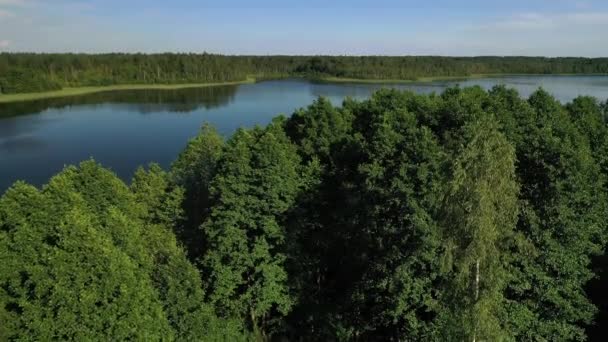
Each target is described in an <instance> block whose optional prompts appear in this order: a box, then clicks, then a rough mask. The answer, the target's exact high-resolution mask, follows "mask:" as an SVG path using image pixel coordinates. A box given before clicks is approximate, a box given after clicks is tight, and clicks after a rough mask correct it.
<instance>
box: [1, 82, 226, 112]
mask: <svg viewBox="0 0 608 342" xmlns="http://www.w3.org/2000/svg"><path fill="white" fill-rule="evenodd" d="M237 88H238V85H229V86H221V87H199V88H184V89H169V90H162V89H140V90H115V91H104V92H99V93H93V94H87V95H82V96H71V97H59V98H52V99H42V100H35V101H24V102H14V103H7V104H3V103H0V117H9V116H18V115H27V114H37V113H40V112H42V111H45V110H47V109H64V108H69V107H73V106H84V105H86V106H92V107H95V106H100V105H104V104H108V103H112V104H114V105H122V106H124V109H125V110H128V111H131V112H137V113H140V114H149V113H154V112H172V113H189V112H192V111H195V110H197V109H200V108H203V109H211V108H215V107H219V106H225V105H227V104H229V103H230V102H232V101H233V100H234V96H235V94H236V91H237Z"/></svg>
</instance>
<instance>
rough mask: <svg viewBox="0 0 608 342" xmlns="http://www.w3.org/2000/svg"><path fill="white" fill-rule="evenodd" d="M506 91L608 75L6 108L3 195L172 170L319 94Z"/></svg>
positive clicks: (0, 137) (0, 153)
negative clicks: (53, 179) (21, 183)
mask: <svg viewBox="0 0 608 342" xmlns="http://www.w3.org/2000/svg"><path fill="white" fill-rule="evenodd" d="M456 84H459V85H460V86H472V85H479V86H481V87H483V88H486V89H490V88H491V87H493V86H494V85H496V84H504V85H506V86H508V87H513V88H515V89H517V90H518V91H519V92H520V94H521V95H523V96H528V95H530V94H531V93H532V92H533V91H535V90H536V89H538V88H539V87H543V88H544V89H545V90H547V91H548V92H550V93H551V94H553V95H554V96H555V97H556V98H557V99H559V100H560V101H562V102H568V101H571V100H572V99H573V98H575V97H577V96H579V95H590V96H594V97H597V98H598V99H600V100H606V99H607V98H608V76H509V77H496V78H484V79H470V80H461V81H437V82H424V83H408V84H336V83H313V82H308V81H305V80H280V81H267V82H260V83H255V84H244V85H239V86H222V87H207V88H191V89H181V90H137V91H111V92H103V93H96V94H91V95H85V96H76V97H66V98H59V99H48V100H39V101H29V102H19V103H12V104H0V193H2V192H4V190H5V189H6V188H8V187H9V186H10V185H11V184H12V183H14V182H15V181H17V180H25V181H27V182H29V183H32V184H34V185H41V184H44V183H45V182H46V181H47V180H48V178H49V177H50V176H52V175H53V174H55V173H57V172H59V171H60V170H61V169H62V168H63V167H64V166H65V165H67V164H74V163H78V162H80V161H82V160H85V159H89V158H94V159H95V160H97V161H99V162H101V163H102V164H103V165H104V166H107V167H109V168H111V169H112V170H113V171H115V172H116V173H117V174H118V175H119V176H120V177H121V178H123V179H125V180H128V179H130V177H131V175H132V174H133V171H134V170H135V169H136V168H137V167H138V166H139V165H144V164H147V163H150V162H158V163H159V164H161V165H162V166H165V167H167V166H169V165H170V163H171V162H172V161H173V160H174V159H175V157H176V156H177V154H178V153H179V151H180V150H181V149H182V148H183V147H184V146H185V144H186V143H187V141H188V139H189V138H191V137H193V136H194V135H196V133H197V132H198V130H199V128H200V126H201V125H202V124H203V123H205V122H209V123H211V124H213V125H214V126H216V127H217V128H218V130H219V131H220V132H221V133H222V134H225V135H229V134H230V133H231V132H232V131H234V130H235V129H236V128H238V127H242V126H245V127H248V126H253V125H255V124H266V123H267V122H269V121H270V120H271V119H272V118H273V117H274V116H276V115H277V114H285V115H289V114H291V113H292V112H293V111H294V110H295V109H297V108H300V107H304V106H307V105H308V104H310V103H311V102H312V101H313V100H314V99H316V98H317V97H319V96H325V97H328V98H329V99H330V100H331V101H332V102H333V103H334V104H336V105H339V104H340V103H341V102H342V100H343V99H344V98H345V97H347V96H350V97H353V98H357V99H363V98H366V97H368V96H369V95H370V94H371V93H373V92H374V91H375V90H378V89H380V88H383V87H392V88H397V89H403V90H412V91H415V92H418V93H432V92H437V93H439V92H441V91H442V90H443V89H445V88H446V87H449V86H454V85H456Z"/></svg>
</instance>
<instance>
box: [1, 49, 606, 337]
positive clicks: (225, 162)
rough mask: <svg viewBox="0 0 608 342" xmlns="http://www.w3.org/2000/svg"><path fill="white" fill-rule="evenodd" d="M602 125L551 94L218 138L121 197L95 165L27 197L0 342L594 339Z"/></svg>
mask: <svg viewBox="0 0 608 342" xmlns="http://www.w3.org/2000/svg"><path fill="white" fill-rule="evenodd" d="M64 57H65V58H72V57H69V56H64ZM76 57H77V56H75V57H74V58H76ZM4 58H9V59H10V58H13V56H10V55H9V56H6V55H5V56H4ZM32 58H33V60H36V58H45V57H41V56H36V57H32ZM99 58H101V57H99ZM116 58H133V57H132V56H131V57H129V56H121V57H116ZM193 58H197V57H196V56H195V57H193ZM109 59H110V60H111V59H112V58H111V57H109ZM253 60H254V61H255V59H253ZM378 61H379V60H378ZM55 72H57V71H55ZM607 116H608V105H607V104H600V103H598V101H597V100H596V99H594V98H589V97H579V98H577V99H575V100H573V101H572V102H571V103H568V104H565V105H562V104H561V103H559V102H558V101H556V100H555V99H554V98H553V97H552V96H551V95H549V94H548V93H546V92H545V91H543V90H538V91H537V92H535V93H534V94H533V95H532V96H530V97H529V98H528V99H523V98H521V97H520V96H519V94H518V93H517V92H516V91H515V90H512V89H507V88H505V87H501V86H497V87H495V88H493V89H492V90H490V91H484V90H483V89H481V88H479V87H472V88H464V89H462V88H450V89H448V90H446V91H445V92H443V93H442V94H439V95H435V94H433V95H417V94H414V93H412V92H399V91H396V90H381V91H379V92H377V93H375V94H374V95H373V96H372V97H371V98H370V99H368V100H365V101H354V100H350V99H346V100H345V101H344V103H343V104H342V106H340V107H335V106H333V105H332V104H331V103H330V102H329V101H328V100H326V99H323V98H320V99H318V100H317V101H315V102H314V103H312V104H311V105H310V106H309V107H307V108H303V109H300V110H297V111H296V112H295V113H294V114H293V115H292V116H291V117H289V118H286V117H277V118H276V119H275V120H273V121H272V123H270V124H269V125H267V126H266V127H254V128H251V129H239V130H238V131H236V132H235V133H234V134H233V135H232V136H231V137H229V138H226V139H225V138H223V137H221V136H220V135H219V134H218V133H217V132H216V131H215V129H214V128H213V127H210V126H207V125H205V126H203V127H202V129H201V131H200V133H199V134H198V136H196V137H194V138H193V139H192V140H191V141H190V142H189V143H188V144H187V146H186V147H185V149H184V150H183V151H182V152H181V153H180V155H179V156H177V158H176V160H175V162H174V163H173V165H172V167H171V168H170V169H169V170H167V171H165V170H163V169H161V168H160V167H159V166H157V165H150V166H149V167H147V168H141V169H139V170H138V171H137V172H136V173H135V175H134V177H133V180H132V182H131V184H130V185H127V184H125V183H124V182H122V181H121V180H119V179H118V178H117V177H116V176H115V175H114V174H113V173H112V172H111V171H110V170H108V169H105V168H103V167H102V166H101V165H98V164H97V163H96V162H94V161H92V160H91V161H85V162H83V163H81V164H80V165H79V166H69V167H66V168H65V169H64V170H63V171H62V172H60V173H59V174H58V175H56V176H54V177H53V178H52V179H51V180H50V181H49V182H48V184H47V185H45V186H43V187H41V188H35V187H33V186H31V185H28V184H25V183H22V182H19V183H16V184H15V185H14V186H12V187H11V188H10V189H9V190H7V191H6V193H5V194H4V195H3V196H2V197H1V198H0V322H2V324H0V340H51V339H58V340H179V341H241V340H242V341H251V340H262V341H263V340H267V341H268V340H274V341H286V340H287V341H471V340H473V341H583V340H586V339H587V338H588V337H591V338H593V337H597V338H600V337H601V336H602V334H603V333H604V332H605V331H603V330H602V329H605V328H603V327H602V323H606V321H605V320H606V314H607V313H608V311H607V309H608V307H607V306H606V301H605V300H604V299H603V293H602V292H604V291H605V288H606V283H607V282H608V279H607V278H606V264H607V262H606V261H605V258H603V257H602V255H603V252H604V249H605V246H606V242H607V238H608V223H607V222H608V221H607V220H606V212H607V209H608V198H607V194H608V192H607V190H608V129H607V127H606V117H607ZM596 275H603V277H601V278H597V277H596ZM594 320H595V321H596V322H595V324H594Z"/></svg>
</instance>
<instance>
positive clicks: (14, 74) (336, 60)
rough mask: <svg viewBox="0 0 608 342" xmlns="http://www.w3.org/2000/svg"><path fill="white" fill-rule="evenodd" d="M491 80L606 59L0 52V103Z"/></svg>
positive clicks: (605, 67) (589, 66)
mask: <svg viewBox="0 0 608 342" xmlns="http://www.w3.org/2000/svg"><path fill="white" fill-rule="evenodd" d="M497 74H503V75H504V74H608V58H564V57H562V58H546V57H491V56H490V57H438V56H403V57H389V56H360V57H356V56H224V55H214V54H174V53H165V54H34V53H0V96H2V94H19V93H33V92H48V91H57V90H61V89H64V88H78V87H103V86H112V85H126V84H135V85H137V84H148V85H155V84H156V85H161V84H162V85H171V84H191V83H193V84H204V83H224V82H243V81H247V80H252V79H257V80H263V79H276V78H286V77H304V78H309V79H317V80H332V81H340V80H350V81H365V80H367V81H372V80H377V81H379V80H390V81H408V80H409V81H414V80H423V79H429V78H441V77H446V78H454V77H471V76H475V75H497Z"/></svg>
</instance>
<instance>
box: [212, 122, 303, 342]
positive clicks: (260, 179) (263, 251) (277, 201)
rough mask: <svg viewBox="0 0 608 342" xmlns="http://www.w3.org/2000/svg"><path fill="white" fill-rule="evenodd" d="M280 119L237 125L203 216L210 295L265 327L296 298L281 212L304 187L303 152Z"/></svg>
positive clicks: (260, 329)
mask: <svg viewBox="0 0 608 342" xmlns="http://www.w3.org/2000/svg"><path fill="white" fill-rule="evenodd" d="M281 126H282V125H281V122H275V123H273V124H271V125H269V126H268V127H267V128H265V129H262V128H254V129H253V130H244V129H241V130H238V131H237V132H236V133H235V134H234V136H233V137H232V138H231V139H230V140H229V141H228V143H227V145H226V148H225V150H224V152H223V155H222V157H221V158H220V160H219V163H218V166H217V168H218V169H217V173H216V176H215V177H214V179H213V181H212V183H211V195H212V202H213V205H212V210H211V213H210V216H209V218H208V219H207V220H206V221H205V222H204V223H203V225H202V230H203V233H204V234H205V237H206V240H207V243H208V250H207V251H206V253H205V255H204V257H203V259H202V267H203V270H204V275H205V276H206V277H208V279H209V281H208V285H207V286H208V289H209V291H210V292H209V299H210V301H211V302H212V303H213V304H214V305H215V307H216V309H217V310H218V312H220V313H221V314H222V315H223V316H225V317H239V318H241V319H243V320H246V321H247V322H249V324H251V326H252V328H253V329H254V331H255V332H256V333H260V334H262V335H263V334H266V333H268V332H269V331H267V330H268V329H267V325H268V324H269V323H270V319H272V318H273V317H272V314H273V313H276V314H278V315H285V314H286V313H287V312H289V309H290V308H291V306H292V305H293V299H292V298H291V296H290V294H289V291H288V286H287V273H286V272H285V269H284V262H285V255H284V252H283V250H284V245H285V228H284V226H283V225H282V215H283V214H284V213H285V212H286V211H287V210H288V209H289V208H290V206H291V205H292V204H293V202H294V200H295V197H296V196H297V194H298V192H299V190H300V187H301V183H302V180H301V172H300V159H299V157H298V155H297V153H296V148H295V146H294V145H292V144H291V142H290V141H289V140H288V139H287V137H286V136H285V133H284V132H283V129H282V127H281Z"/></svg>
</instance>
